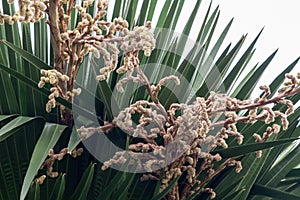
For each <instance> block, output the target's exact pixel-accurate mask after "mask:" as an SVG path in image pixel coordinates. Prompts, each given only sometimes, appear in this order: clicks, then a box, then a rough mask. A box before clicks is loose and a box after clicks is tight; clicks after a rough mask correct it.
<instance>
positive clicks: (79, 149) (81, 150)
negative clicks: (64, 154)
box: [71, 148, 83, 158]
mask: <svg viewBox="0 0 300 200" xmlns="http://www.w3.org/2000/svg"><path fill="white" fill-rule="evenodd" d="M82 153H83V148H78V149H77V150H76V149H74V150H73V151H71V156H72V157H73V158H76V157H78V156H81V154H82Z"/></svg>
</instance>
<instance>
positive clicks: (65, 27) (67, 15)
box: [0, 0, 155, 125]
mask: <svg viewBox="0 0 300 200" xmlns="http://www.w3.org/2000/svg"><path fill="white" fill-rule="evenodd" d="M8 2H9V3H14V1H13V0H9V1H8ZM93 4H95V5H96V6H97V10H96V14H95V15H94V16H92V15H91V14H89V13H88V12H87V9H88V8H89V7H90V6H91V5H93ZM107 5H108V1H107V0H98V1H96V2H94V0H83V1H82V2H81V4H80V5H76V1H74V0H53V1H48V0H34V1H29V0H22V1H19V6H20V7H19V11H17V12H16V13H15V14H14V15H13V16H9V15H5V14H0V24H3V23H4V22H7V23H9V24H13V23H14V22H16V21H19V22H22V23H28V22H38V21H39V20H40V19H41V18H43V17H45V16H47V23H48V24H49V27H50V39H51V44H52V47H53V53H54V70H50V71H49V72H45V70H43V71H41V73H42V75H43V77H42V78H41V81H40V83H39V87H43V86H44V84H45V83H49V84H51V85H52V86H53V89H52V90H53V91H55V94H54V95H51V96H49V102H48V104H47V105H46V110H47V112H50V111H51V109H52V108H54V107H55V106H56V105H57V104H58V103H56V101H55V98H57V97H62V98H64V99H66V100H68V101H69V102H73V96H74V95H78V94H79V93H80V91H76V90H75V92H74V89H75V88H74V84H75V76H76V73H77V71H78V69H79V66H80V64H81V63H82V61H83V60H84V58H85V56H86V55H87V54H89V53H93V54H94V55H95V56H96V57H99V56H100V55H101V56H103V58H104V60H105V67H103V68H101V70H100V74H99V76H98V77H97V79H98V80H100V81H101V80H105V79H106V78H107V77H108V76H109V73H110V72H111V71H114V70H115V69H116V67H117V64H118V54H119V52H120V50H122V51H124V52H126V55H127V56H126V59H127V60H130V59H131V58H133V57H135V55H134V54H135V52H137V51H139V50H142V51H144V53H145V55H146V56H150V53H151V51H152V50H153V49H154V46H155V40H154V39H153V36H152V34H151V33H150V32H149V29H150V28H151V23H150V22H147V24H146V25H145V26H140V27H135V28H134V29H133V30H132V31H130V30H129V29H128V26H129V25H128V22H127V21H126V20H124V19H123V18H121V17H119V18H116V19H114V20H113V21H112V22H108V21H106V20H104V17H105V15H106V8H107ZM74 9H75V10H77V12H78V13H79V15H80V17H81V18H80V20H81V21H79V22H78V24H77V26H76V27H74V28H73V29H71V26H72V25H71V12H72V10H74ZM119 49H120V50H119ZM126 59H125V60H126ZM130 67H131V66H129V65H128V64H126V62H125V64H124V66H123V67H121V68H119V69H118V70H119V72H122V71H123V72H124V71H126V70H127V69H128V68H130ZM48 74H51V76H52V78H51V77H47V76H45V75H48ZM49 76H50V75H49ZM53 76H58V78H53ZM48 78H49V79H52V80H53V79H55V80H56V81H51V80H49V79H48ZM53 91H52V92H53ZM53 97H54V98H53ZM60 110H61V117H62V122H63V123H64V124H67V125H71V124H72V111H71V110H68V109H65V108H64V107H61V109H60Z"/></svg>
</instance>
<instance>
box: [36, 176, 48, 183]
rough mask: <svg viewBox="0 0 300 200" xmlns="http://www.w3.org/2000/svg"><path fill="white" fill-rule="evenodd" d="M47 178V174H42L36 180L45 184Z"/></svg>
mask: <svg viewBox="0 0 300 200" xmlns="http://www.w3.org/2000/svg"><path fill="white" fill-rule="evenodd" d="M45 179H46V175H42V176H40V177H38V178H36V179H35V180H34V182H36V183H38V184H40V185H41V184H43V182H44V180H45Z"/></svg>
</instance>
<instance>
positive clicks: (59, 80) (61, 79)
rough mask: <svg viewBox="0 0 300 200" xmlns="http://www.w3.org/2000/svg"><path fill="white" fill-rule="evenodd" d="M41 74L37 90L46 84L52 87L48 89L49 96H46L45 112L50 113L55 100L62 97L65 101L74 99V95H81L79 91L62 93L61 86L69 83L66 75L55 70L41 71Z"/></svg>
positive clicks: (55, 103)
mask: <svg viewBox="0 0 300 200" xmlns="http://www.w3.org/2000/svg"><path fill="white" fill-rule="evenodd" d="M41 74H42V75H43V76H42V77H41V78H40V82H39V84H38V87H39V88H42V87H44V85H45V84H46V83H49V84H50V85H52V86H53V87H51V88H50V92H51V93H50V95H49V96H48V98H49V101H48V102H47V104H46V111H47V112H51V109H52V108H55V106H56V105H57V102H56V100H55V98H58V97H62V98H64V99H66V100H69V99H70V98H72V97H74V95H79V94H80V93H81V89H80V88H77V89H72V91H67V92H64V91H63V89H62V87H61V85H62V84H66V82H67V81H69V77H68V76H67V75H63V74H62V73H60V72H58V71H57V70H55V69H52V70H44V69H42V70H41Z"/></svg>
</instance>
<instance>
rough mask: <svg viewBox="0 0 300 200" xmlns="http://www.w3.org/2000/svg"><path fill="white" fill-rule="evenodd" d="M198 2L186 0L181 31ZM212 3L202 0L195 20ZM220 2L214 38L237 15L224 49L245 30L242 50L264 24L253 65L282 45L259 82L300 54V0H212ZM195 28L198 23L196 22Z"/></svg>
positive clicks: (265, 81) (284, 66)
mask: <svg viewBox="0 0 300 200" xmlns="http://www.w3.org/2000/svg"><path fill="white" fill-rule="evenodd" d="M195 3H196V0H186V1H185V5H184V7H183V10H184V12H182V15H181V16H180V19H179V20H180V21H179V23H180V26H179V28H178V29H177V31H178V32H180V31H182V28H183V27H184V25H185V21H186V20H187V18H188V17H189V14H190V13H191V11H192V8H194V5H195ZM209 3H210V0H202V3H201V7H200V9H199V13H198V15H197V16H196V17H197V19H196V20H198V21H201V22H202V20H203V18H204V15H205V12H206V10H207V7H208V5H209ZM217 5H220V10H221V14H220V18H219V23H218V25H217V30H216V34H215V35H214V39H215V40H217V39H218V38H217V37H218V36H219V35H220V33H221V31H222V30H223V29H224V27H225V26H226V25H227V23H228V22H229V21H230V19H231V18H232V17H234V21H233V24H232V26H231V28H230V30H229V33H228V35H227V39H225V42H224V47H223V49H224V48H225V46H227V45H228V44H229V43H230V42H233V43H236V42H237V41H238V40H239V39H240V37H241V36H242V35H243V34H246V33H248V36H247V39H246V42H245V43H244V45H243V46H244V48H242V49H241V52H243V49H244V50H245V49H246V48H247V47H248V46H249V44H250V43H251V42H252V41H253V39H254V38H255V37H256V35H257V34H258V33H259V31H260V30H261V29H262V28H263V27H265V28H264V31H263V33H262V35H261V36H260V38H259V40H258V42H257V43H256V45H255V47H256V49H257V50H256V52H255V54H254V56H253V58H252V62H250V66H251V67H252V66H253V65H254V64H256V63H257V62H259V63H262V62H263V61H264V60H265V59H266V58H267V57H268V56H269V55H271V53H273V52H274V51H275V50H276V49H277V48H279V51H278V52H277V54H276V56H275V58H274V59H273V61H272V62H271V64H270V65H269V68H268V69H267V70H266V71H265V73H264V74H263V77H262V79H261V81H260V82H259V84H260V85H261V84H269V83H270V82H271V80H273V79H274V78H275V77H276V75H278V74H279V73H280V72H281V71H282V70H283V69H284V68H286V67H287V66H288V65H289V64H291V63H292V62H293V61H294V60H295V59H296V58H297V57H299V56H300V23H299V20H300V11H299V8H300V1H299V0H288V1H279V0H263V1H262V0H247V1H245V0H244V1H241V0H223V1H221V0H213V6H212V8H213V9H214V8H215V7H216V6H217ZM157 11H159V9H158V10H157ZM157 18H158V15H155V18H154V20H153V21H154V22H156V21H157ZM193 28H197V27H195V26H194V27H193ZM198 29H199V27H198ZM194 30H195V29H194ZM193 39H196V34H195V35H194V36H193ZM296 71H300V63H298V65H297V66H296V67H295V70H294V71H293V72H296Z"/></svg>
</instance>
